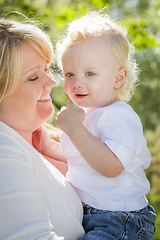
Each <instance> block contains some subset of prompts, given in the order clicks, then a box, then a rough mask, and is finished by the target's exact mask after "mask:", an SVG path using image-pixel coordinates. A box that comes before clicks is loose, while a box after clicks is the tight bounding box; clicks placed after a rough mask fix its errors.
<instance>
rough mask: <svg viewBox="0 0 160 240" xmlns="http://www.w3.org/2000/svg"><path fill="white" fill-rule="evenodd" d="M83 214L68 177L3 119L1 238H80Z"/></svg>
mask: <svg viewBox="0 0 160 240" xmlns="http://www.w3.org/2000/svg"><path fill="white" fill-rule="evenodd" d="M82 217H83V211H82V205H81V201H80V199H79V197H78V196H77V194H76V193H75V191H74V189H73V188H72V187H71V185H70V184H69V183H68V182H67V181H66V179H65V177H64V176H63V175H62V174H61V173H60V172H59V171H58V170H57V169H56V168H55V167H54V166H53V165H52V164H50V163H49V162H48V161H47V160H46V159H44V158H43V157H42V156H41V154H39V153H38V152H37V151H36V150H35V149H34V148H33V147H32V146H31V145H30V144H29V143H28V142H26V141H25V139H23V138H22V137H21V136H20V135H19V134H18V133H16V132H15V131H14V130H13V129H11V128H10V127H8V126H7V125H5V124H4V123H3V122H0V239H3V240H13V239H17V240H18V239H19V240H42V239H43V240H47V239H50V240H51V239H54V240H55V239H58V240H60V239H65V240H78V239H80V238H81V237H82V236H83V235H84V230H83V228H82V225H81V222H82ZM57 235H58V237H57ZM60 236H63V237H64V238H61V237H60Z"/></svg>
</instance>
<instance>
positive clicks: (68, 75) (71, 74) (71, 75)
mask: <svg viewBox="0 0 160 240" xmlns="http://www.w3.org/2000/svg"><path fill="white" fill-rule="evenodd" d="M66 76H67V77H73V76H74V74H73V73H71V72H69V73H66Z"/></svg>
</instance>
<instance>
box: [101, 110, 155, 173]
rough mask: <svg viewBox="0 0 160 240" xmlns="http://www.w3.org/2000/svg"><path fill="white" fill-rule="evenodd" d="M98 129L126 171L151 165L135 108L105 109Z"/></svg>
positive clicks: (103, 140)
mask: <svg viewBox="0 0 160 240" xmlns="http://www.w3.org/2000/svg"><path fill="white" fill-rule="evenodd" d="M97 131H98V133H99V137H100V139H101V141H102V142H104V143H105V144H106V145H107V146H108V147H109V148H110V149H111V151H112V152H113V153H114V154H115V155H116V156H117V157H118V159H119V160H120V161H121V163H122V164H123V166H124V169H125V170H126V171H134V169H136V168H137V167H139V166H142V167H143V168H147V167H148V166H149V164H150V158H151V156H150V152H149V150H148V148H147V146H146V140H145V138H144V136H143V128H142V124H141V121H140V119H139V117H138V115H137V114H136V113H135V112H134V111H133V110H128V109H121V108H120V109H118V108H117V109H112V110H108V111H104V112H103V113H102V114H101V115H100V117H99V119H98V122H97Z"/></svg>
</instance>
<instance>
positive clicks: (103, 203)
mask: <svg viewBox="0 0 160 240" xmlns="http://www.w3.org/2000/svg"><path fill="white" fill-rule="evenodd" d="M84 126H85V127H86V128H87V129H88V130H89V131H90V132H91V133H92V134H93V135H94V136H96V137H97V138H99V139H100V140H101V141H102V142H104V143H105V144H106V145H107V146H108V147H109V148H110V149H111V151H112V152H113V153H114V154H115V155H116V156H117V157H118V159H119V160H120V161H121V163H122V164H123V166H124V171H122V173H121V174H120V175H118V176H117V177H114V178H109V177H105V176H103V175H101V174H99V173H98V172H97V171H95V170H94V169H93V168H91V167H90V166H89V164H88V163H87V162H86V161H85V160H84V158H82V156H81V155H80V154H79V152H78V151H77V149H76V148H75V146H74V145H73V144H72V142H71V141H70V139H69V137H68V136H67V135H66V134H64V133H62V135H61V145H62V150H63V152H64V154H65V155H66V157H67V161H68V167H69V171H68V174H67V177H68V180H69V181H70V182H71V184H72V185H73V186H74V188H75V190H76V192H77V193H78V195H79V197H80V199H81V200H82V201H83V202H84V203H86V204H88V205H90V206H92V207H95V208H98V209H102V210H110V211H134V210H138V209H142V208H143V207H145V206H146V205H147V199H146V198H145V194H147V193H148V192H149V190H150V184H149V181H148V179H147V178H146V176H145V173H144V169H145V168H147V167H149V165H150V161H151V155H150V151H149V150H148V148H147V146H146V140H145V138H144V136H143V128H142V124H141V121H140V119H139V117H138V115H137V114H136V113H135V112H134V111H133V109H132V108H131V106H130V105H128V104H127V103H125V102H123V101H119V102H116V103H114V104H112V105H110V106H107V107H103V108H99V109H95V110H93V111H90V112H88V113H86V117H85V121H84ZM79 134H80V133H79ZM106 167H107V166H106Z"/></svg>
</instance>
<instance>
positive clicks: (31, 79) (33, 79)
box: [29, 76, 39, 82]
mask: <svg viewBox="0 0 160 240" xmlns="http://www.w3.org/2000/svg"><path fill="white" fill-rule="evenodd" d="M38 78H39V76H36V77H33V78H30V79H29V81H31V82H33V81H36V80H37V79H38Z"/></svg>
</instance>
